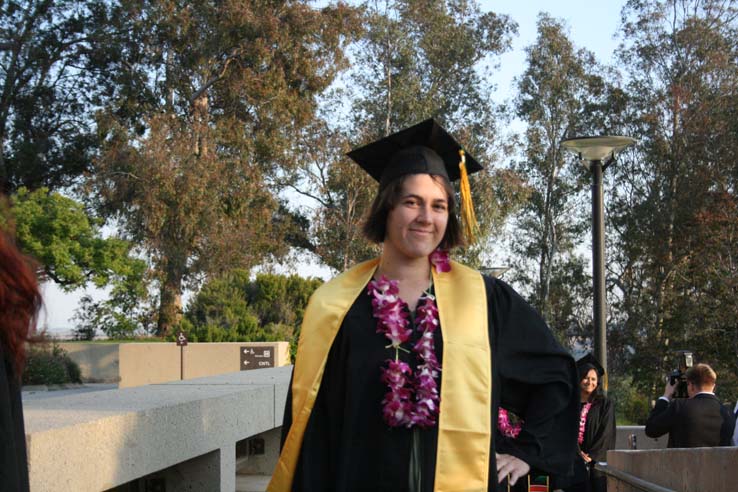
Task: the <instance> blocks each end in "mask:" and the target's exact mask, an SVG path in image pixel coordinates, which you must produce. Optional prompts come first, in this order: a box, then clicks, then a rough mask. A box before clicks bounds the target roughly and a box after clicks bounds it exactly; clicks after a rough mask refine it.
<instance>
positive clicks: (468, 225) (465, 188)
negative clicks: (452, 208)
mask: <svg viewBox="0 0 738 492" xmlns="http://www.w3.org/2000/svg"><path fill="white" fill-rule="evenodd" d="M459 156H460V157H461V161H460V162H459V171H460V174H461V180H460V185H459V188H460V190H461V221H462V222H463V224H464V234H465V235H466V239H467V240H468V241H469V244H474V242H475V241H476V240H477V233H478V232H479V224H478V223H477V217H476V215H474V204H473V203H472V197H471V186H470V185H469V175H468V174H467V172H466V155H464V151H463V150H459Z"/></svg>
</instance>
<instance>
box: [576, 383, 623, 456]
mask: <svg viewBox="0 0 738 492" xmlns="http://www.w3.org/2000/svg"><path fill="white" fill-rule="evenodd" d="M595 409H596V410H595ZM592 410H594V411H596V414H595V415H593V417H594V418H593V419H591V423H592V425H588V426H587V434H588V435H585V436H584V441H585V444H586V445H587V446H586V448H585V449H583V451H584V452H585V453H587V454H588V455H589V457H590V458H592V459H593V460H594V461H607V451H608V450H610V449H613V448H614V447H615V432H616V430H615V406H614V405H613V403H612V400H610V399H609V398H603V399H601V400H599V401H598V402H596V403H595V404H594V408H593V409H592Z"/></svg>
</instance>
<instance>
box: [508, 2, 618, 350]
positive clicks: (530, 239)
mask: <svg viewBox="0 0 738 492" xmlns="http://www.w3.org/2000/svg"><path fill="white" fill-rule="evenodd" d="M537 26H538V36H537V39H536V41H535V43H534V44H533V45H531V46H529V47H528V48H527V49H526V53H527V65H526V68H525V71H524V73H523V74H522V76H521V77H520V78H518V79H517V89H518V93H517V97H516V98H515V109H516V111H517V116H518V117H519V118H520V119H521V120H522V121H523V122H524V123H525V124H526V129H525V134H524V140H523V141H524V145H523V147H524V151H523V156H522V160H521V161H520V162H519V163H518V164H517V165H516V166H515V168H516V170H517V172H518V173H519V174H520V175H521V176H524V179H525V182H526V185H527V186H528V187H529V190H530V196H529V199H528V200H527V201H526V203H525V205H524V206H523V207H522V209H521V210H520V212H519V213H518V214H517V215H516V220H515V229H514V232H513V238H512V241H511V246H512V251H513V252H514V254H515V257H516V258H517V261H516V263H517V265H516V266H517V267H518V268H517V269H516V274H517V277H518V279H519V280H522V281H523V284H524V285H527V286H528V288H529V289H530V290H531V292H532V296H531V301H532V302H533V304H534V305H535V306H536V307H537V308H538V309H539V310H540V311H541V313H542V314H543V315H544V317H545V318H546V319H547V321H548V322H549V324H550V325H551V326H552V327H553V328H554V330H555V331H556V332H557V334H558V335H559V336H560V337H561V339H562V341H563V342H565V343H571V342H572V341H573V340H571V339H570V338H571V337H575V338H587V334H586V332H585V328H586V327H587V326H588V323H589V319H590V317H591V316H590V306H591V303H590V302H589V299H590V298H591V295H589V289H588V285H589V284H588V281H587V280H588V275H587V273H586V268H585V266H586V261H585V260H584V258H583V257H582V255H581V253H578V252H577V248H578V247H581V246H582V244H583V242H584V241H583V238H585V237H586V236H587V234H586V233H587V232H588V231H589V222H588V220H587V219H588V217H589V215H588V213H587V211H588V210H589V209H588V206H587V205H588V203H589V202H588V200H587V194H586V193H585V191H586V190H587V187H586V177H587V176H586V174H585V173H586V171H585V170H584V167H583V166H582V165H581V164H579V163H578V162H576V160H575V159H573V158H572V157H571V155H566V154H565V153H564V151H563V149H562V148H561V141H562V140H564V139H565V138H567V137H573V136H580V135H584V134H592V133H597V132H598V131H601V129H602V127H603V126H604V124H605V121H604V118H603V117H602V115H601V113H600V112H599V111H598V109H597V107H598V105H600V104H601V103H602V101H603V100H604V99H605V98H606V97H607V92H608V89H607V87H606V84H605V82H604V81H603V78H602V76H601V75H604V73H605V69H604V68H602V67H601V66H600V65H599V64H598V63H597V61H596V60H595V57H594V55H593V54H592V53H591V52H589V51H587V50H586V49H584V48H580V49H577V48H576V47H575V46H574V45H573V44H572V42H571V41H570V40H569V38H568V36H567V32H566V26H565V24H564V23H563V22H562V21H560V20H557V19H555V18H553V17H551V16H550V15H548V14H545V13H541V14H539V16H538V24H537ZM589 326H591V325H589Z"/></svg>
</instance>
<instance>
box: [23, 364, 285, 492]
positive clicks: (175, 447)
mask: <svg viewBox="0 0 738 492" xmlns="http://www.w3.org/2000/svg"><path fill="white" fill-rule="evenodd" d="M291 369H292V368H291V366H286V367H280V368H274V369H259V370H253V371H242V372H236V373H231V374H222V375H219V376H213V377H207V378H200V379H191V380H186V381H176V382H172V383H166V384H156V385H149V386H142V387H136V388H126V389H118V390H108V391H98V392H95V393H84V394H79V395H72V396H63V397H58V398H51V399H40V400H32V401H28V402H26V403H24V415H25V424H26V441H27V444H28V457H29V474H30V481H31V490H39V491H40V490H76V491H86V490H90V491H99V490H104V489H109V488H112V487H116V486H118V485H121V484H125V483H127V482H130V481H132V480H135V479H137V478H139V477H142V476H145V475H149V474H151V473H154V472H157V471H160V470H163V469H166V468H168V467H172V466H175V465H177V464H179V463H182V462H185V461H188V460H191V459H194V458H197V457H202V456H204V455H207V456H208V459H207V461H204V462H203V463H204V465H203V466H204V468H207V469H209V470H212V469H213V468H214V467H215V468H217V470H216V472H213V473H206V474H203V476H204V477H206V478H207V477H209V476H211V475H212V477H217V479H216V478H212V477H210V478H207V481H208V483H207V484H206V483H201V484H198V486H197V490H234V489H235V475H236V470H235V454H236V445H235V444H236V442H237V441H240V440H242V439H246V438H248V437H250V436H254V435H256V434H260V433H262V432H266V431H269V430H272V429H274V428H276V427H279V426H281V424H282V413H283V408H284V401H285V397H286V394H287V386H288V384H289V378H290V373H291ZM213 480H217V481H218V483H217V484H214V483H212V481H213ZM168 490H169V489H168Z"/></svg>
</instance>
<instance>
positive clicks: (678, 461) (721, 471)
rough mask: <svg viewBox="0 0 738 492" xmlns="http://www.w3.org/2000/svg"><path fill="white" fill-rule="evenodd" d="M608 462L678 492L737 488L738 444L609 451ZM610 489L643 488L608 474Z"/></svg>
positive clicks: (632, 490) (630, 491)
mask: <svg viewBox="0 0 738 492" xmlns="http://www.w3.org/2000/svg"><path fill="white" fill-rule="evenodd" d="M607 466H608V468H614V469H615V470H619V471H621V472H625V473H628V474H630V475H633V476H636V477H638V478H640V479H642V480H646V481H648V482H651V483H653V484H656V485H660V486H661V487H666V488H668V489H671V490H674V491H677V492H728V491H732V490H735V484H734V482H733V480H732V477H733V472H734V471H735V469H736V467H738V447H722V448H692V449H657V450H645V451H608V452H607ZM607 490H608V492H636V491H638V490H640V489H637V488H635V487H633V486H630V485H627V484H625V483H623V482H620V481H618V480H613V479H612V478H609V479H608V486H607Z"/></svg>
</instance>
